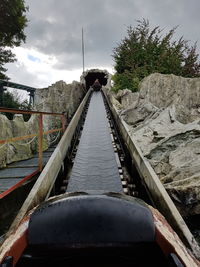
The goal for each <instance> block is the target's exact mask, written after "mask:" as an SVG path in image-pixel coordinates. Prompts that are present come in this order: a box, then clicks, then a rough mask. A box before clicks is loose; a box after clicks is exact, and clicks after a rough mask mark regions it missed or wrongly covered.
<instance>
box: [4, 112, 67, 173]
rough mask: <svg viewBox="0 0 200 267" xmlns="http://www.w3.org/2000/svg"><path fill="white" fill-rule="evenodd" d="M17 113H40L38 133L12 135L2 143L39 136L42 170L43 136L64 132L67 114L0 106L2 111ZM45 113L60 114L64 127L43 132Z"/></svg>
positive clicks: (40, 165)
mask: <svg viewBox="0 0 200 267" xmlns="http://www.w3.org/2000/svg"><path fill="white" fill-rule="evenodd" d="M1 112H4V113H15V114H35V115H39V117H38V126H39V127H38V128H39V131H38V133H35V134H30V135H24V136H18V137H12V138H8V139H4V140H0V144H8V143H10V142H16V141H19V140H25V139H29V138H33V137H35V136H37V137H38V152H39V159H38V170H39V171H41V170H42V161H43V149H42V148H43V136H44V135H47V134H50V133H54V132H59V131H60V132H63V133H64V131H65V116H64V114H63V113H55V112H41V111H33V110H20V109H12V108H1V107H0V113H1ZM44 115H51V116H60V117H61V123H62V128H57V129H51V130H49V131H45V132H43V116H44Z"/></svg>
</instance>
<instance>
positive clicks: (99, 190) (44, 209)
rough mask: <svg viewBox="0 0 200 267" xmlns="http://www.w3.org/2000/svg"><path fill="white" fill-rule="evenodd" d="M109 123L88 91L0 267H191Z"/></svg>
mask: <svg viewBox="0 0 200 267" xmlns="http://www.w3.org/2000/svg"><path fill="white" fill-rule="evenodd" d="M115 115H116V114H114V113H113V111H112V109H111V107H110V105H109V100H108V99H107V98H106V95H105V94H104V93H103V92H102V91H91V90H89V91H88V93H87V95H86V96H85V98H84V100H83V101H82V103H81V105H80V106H79V108H78V110H77V112H76V114H75V116H74V118H73V119H72V121H71V122H70V124H69V126H68V128H67V129H66V131H65V133H64V135H63V137H62V139H61V141H60V142H59V144H58V146H57V147H56V149H55V151H54V152H53V154H52V156H51V158H50V160H49V162H48V163H47V165H46V166H45V168H44V170H43V172H42V173H41V175H40V177H39V178H38V180H37V182H36V183H35V185H34V186H33V188H32V190H31V192H30V194H29V196H28V198H27V199H26V201H25V202H24V204H23V206H22V208H21V210H20V211H19V214H18V215H17V217H16V219H15V221H14V222H13V224H12V226H11V228H10V230H9V232H8V233H7V236H6V239H5V242H4V244H3V245H2V247H1V248H0V267H6V266H7V267H8V266H18V267H24V266H86V265H88V266H179V267H181V266H194V267H195V266H198V261H197V260H196V259H194V258H193V256H191V255H190V253H188V251H187V249H186V247H184V246H183V244H182V243H181V241H180V239H179V238H178V236H176V234H175V232H174V231H173V230H172V229H171V228H170V227H169V225H168V223H167V221H166V220H165V219H164V217H162V215H161V214H160V213H159V212H158V211H157V210H155V209H154V208H157V207H158V208H159V207H160V206H162V203H156V197H154V195H153V194H152V190H151V185H153V187H155V181H151V179H152V177H151V175H152V174H151V169H150V170H149V169H148V171H149V173H150V174H149V175H146V176H148V177H146V176H145V175H144V172H145V173H147V171H146V169H145V168H146V163H145V162H143V158H142V157H140V158H139V156H138V151H136V152H135V150H134V152H133V149H130V151H129V146H132V143H131V141H130V140H129V139H128V138H126V139H127V140H128V141H127V140H126V141H124V140H123V138H124V135H123V127H122V126H120V124H117V119H116V117H115ZM120 128H121V129H122V131H121V130H120ZM134 153H135V154H136V157H135V158H134V155H132V154H134ZM138 158H139V159H138ZM138 166H141V168H140V167H138ZM144 166H145V167H144ZM144 170H145V171H144ZM143 176H144V177H143ZM145 179H148V182H149V183H150V184H151V185H150V186H148V183H146V180H145ZM156 186H157V185H156ZM159 186H160V185H159ZM159 186H157V187H156V188H157V190H160V192H159V194H161V195H162V192H165V191H163V190H164V189H162V188H161V189H160V187H159ZM156 193H157V192H156ZM165 194H166V192H165ZM49 197H51V198H49ZM162 197H163V198H161V199H164V196H162ZM165 201H166V203H164V208H163V210H165V209H166V210H167V208H166V207H168V206H167V205H170V204H171V202H169V200H168V199H167V200H165ZM36 205H39V206H38V207H37V208H34V207H35V206H36ZM149 205H151V206H152V207H150V206H149ZM32 208H34V209H32ZM169 211H170V209H169V210H167V212H166V214H167V213H169ZM173 213H174V214H175V215H174V214H172V215H171V217H170V216H169V218H167V219H168V220H171V218H172V217H173V216H174V219H172V224H173V223H174V222H175V223H174V225H173V226H174V228H176V227H177V229H179V226H180V225H181V226H180V227H183V228H181V229H179V230H180V236H181V235H182V236H181V238H182V240H183V241H185V244H186V245H187V246H188V247H189V248H190V249H192V250H193V244H191V242H190V238H191V237H190V232H187V231H189V230H187V227H186V226H185V225H184V221H182V219H181V217H177V218H178V219H177V220H178V221H177V224H176V218H175V217H176V211H175V212H174V210H173ZM188 233H189V234H188ZM184 234H186V236H184ZM193 253H196V251H194V250H193ZM1 263H2V265H1ZM9 264H10V265H9Z"/></svg>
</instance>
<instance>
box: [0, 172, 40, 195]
mask: <svg viewBox="0 0 200 267" xmlns="http://www.w3.org/2000/svg"><path fill="white" fill-rule="evenodd" d="M38 173H39V170H36V171H34V172H33V173H31V174H29V175H27V176H26V177H25V178H23V179H22V180H21V181H19V182H18V183H16V184H15V185H13V186H12V187H10V188H9V189H7V190H6V191H4V192H3V193H1V194H0V199H2V198H3V197H5V196H7V195H8V194H10V193H11V192H12V191H14V190H15V189H17V188H18V187H19V186H20V185H22V184H23V183H24V182H26V181H27V180H29V179H30V178H32V177H33V176H35V175H36V174H38Z"/></svg>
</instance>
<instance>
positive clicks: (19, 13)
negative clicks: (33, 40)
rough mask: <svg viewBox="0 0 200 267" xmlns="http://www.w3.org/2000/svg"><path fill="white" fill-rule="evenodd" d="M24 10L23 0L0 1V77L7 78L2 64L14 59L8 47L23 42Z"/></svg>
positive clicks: (25, 22)
mask: <svg viewBox="0 0 200 267" xmlns="http://www.w3.org/2000/svg"><path fill="white" fill-rule="evenodd" d="M26 11H27V7H25V3H24V0H1V1H0V79H8V77H7V76H6V75H5V72H6V68H5V67H4V65H5V64H6V63H11V62H14V61H15V56H14V54H13V53H12V51H11V49H10V48H13V47H14V46H19V45H20V44H21V42H25V39H26V36H25V34H24V28H25V27H26V26H27V18H26V16H25V13H26Z"/></svg>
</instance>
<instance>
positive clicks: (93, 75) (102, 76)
mask: <svg viewBox="0 0 200 267" xmlns="http://www.w3.org/2000/svg"><path fill="white" fill-rule="evenodd" d="M96 79H98V80H99V82H100V84H101V85H104V86H105V85H106V84H107V82H108V78H107V74H106V73H104V72H88V73H87V75H86V76H85V85H86V89H87V90H88V89H89V88H90V86H92V85H93V83H94V81H95V80H96Z"/></svg>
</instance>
